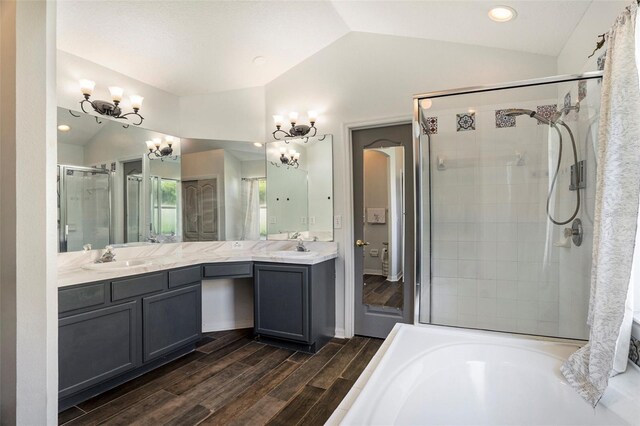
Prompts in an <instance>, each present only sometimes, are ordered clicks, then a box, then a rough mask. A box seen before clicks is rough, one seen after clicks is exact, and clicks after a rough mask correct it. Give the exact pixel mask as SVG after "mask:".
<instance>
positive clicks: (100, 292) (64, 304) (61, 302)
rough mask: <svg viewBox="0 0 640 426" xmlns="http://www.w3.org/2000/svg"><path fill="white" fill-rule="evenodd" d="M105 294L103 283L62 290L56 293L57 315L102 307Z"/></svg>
mask: <svg viewBox="0 0 640 426" xmlns="http://www.w3.org/2000/svg"><path fill="white" fill-rule="evenodd" d="M106 294H107V292H106V291H105V283H98V284H89V285H83V286H78V287H70V288H62V289H60V291H58V313H59V314H63V313H65V312H70V311H75V310H77V309H83V308H88V307H91V306H98V305H103V304H104V303H105V302H106V301H107V300H106Z"/></svg>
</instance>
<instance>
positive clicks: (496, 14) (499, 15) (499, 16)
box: [488, 6, 518, 22]
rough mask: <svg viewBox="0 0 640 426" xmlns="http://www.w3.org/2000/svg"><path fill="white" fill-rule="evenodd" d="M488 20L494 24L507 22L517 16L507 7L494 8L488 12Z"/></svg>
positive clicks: (513, 10) (512, 9)
mask: <svg viewBox="0 0 640 426" xmlns="http://www.w3.org/2000/svg"><path fill="white" fill-rule="evenodd" d="M488 15H489V19H491V20H492V21H495V22H509V21H511V20H512V19H515V17H516V16H518V13H517V12H516V11H515V9H514V8H512V7H509V6H496V7H493V8H491V10H489V13H488Z"/></svg>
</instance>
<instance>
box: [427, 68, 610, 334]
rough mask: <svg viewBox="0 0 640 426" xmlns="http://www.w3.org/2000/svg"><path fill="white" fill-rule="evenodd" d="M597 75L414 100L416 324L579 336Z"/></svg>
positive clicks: (587, 268) (583, 328)
mask: <svg viewBox="0 0 640 426" xmlns="http://www.w3.org/2000/svg"><path fill="white" fill-rule="evenodd" d="M601 75H602V73H601V72H594V73H588V74H583V75H576V76H562V77H552V78H545V79H539V80H531V81H523V82H517V83H511V84H504V85H499V86H492V87H474V88H467V89H459V90H451V91H444V92H434V93H428V94H424V95H418V96H416V97H415V99H414V116H415V117H414V118H415V120H414V123H415V125H416V127H415V134H414V137H415V140H414V142H415V143H414V147H415V157H416V158H417V159H419V161H418V163H417V164H416V174H417V176H416V184H417V188H416V194H417V195H418V198H417V199H418V203H417V204H418V206H417V209H418V215H417V221H416V222H417V235H418V240H419V241H418V250H417V253H416V256H417V257H416V268H417V270H416V277H418V283H417V288H416V290H417V301H418V304H419V309H417V310H416V311H417V312H418V311H419V314H418V318H416V320H417V321H419V322H421V323H429V324H439V325H447V326H455V327H464V328H477V329H486V330H496V331H506V332H513V333H525V334H534V335H544V336H553V337H564V338H574V339H587V338H588V328H587V325H586V319H587V309H588V299H589V290H590V274H591V255H592V238H593V212H594V200H595V177H596V172H597V161H596V152H597V140H598V138H597V135H598V118H599V105H600V79H601Z"/></svg>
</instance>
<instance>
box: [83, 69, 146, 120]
mask: <svg viewBox="0 0 640 426" xmlns="http://www.w3.org/2000/svg"><path fill="white" fill-rule="evenodd" d="M95 87H96V83H95V82H94V81H91V80H80V91H81V92H82V95H83V96H84V99H83V100H81V101H80V108H81V109H82V112H84V113H85V114H88V113H89V112H88V111H87V110H86V109H85V104H89V105H91V107H92V108H93V110H94V111H95V112H97V113H98V114H100V115H106V116H107V117H111V118H115V119H118V120H129V117H131V116H135V117H137V118H138V120H139V121H137V120H136V121H137V122H134V121H132V122H131V124H133V125H134V126H139V125H141V124H142V121H143V120H144V117H143V116H141V115H140V114H139V113H138V111H140V108H142V101H143V100H144V98H143V97H142V96H138V95H131V96H130V100H131V108H133V112H128V113H126V114H123V113H122V109H121V108H120V102H122V95H123V94H124V90H123V89H122V88H120V87H115V86H112V87H109V93H111V100H112V102H108V101H101V100H95V101H92V100H91V95H92V94H93V89H94V88H95ZM72 115H74V116H75V117H79V115H78V116H76V115H75V114H73V113H72ZM96 121H97V122H98V123H100V121H99V120H98V117H96ZM125 127H129V125H128V124H127V125H125Z"/></svg>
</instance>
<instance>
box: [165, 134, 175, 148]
mask: <svg viewBox="0 0 640 426" xmlns="http://www.w3.org/2000/svg"><path fill="white" fill-rule="evenodd" d="M164 141H165V142H166V143H167V145H169V146H171V145H172V144H173V142H175V138H174V137H173V136H165V137H164Z"/></svg>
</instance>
